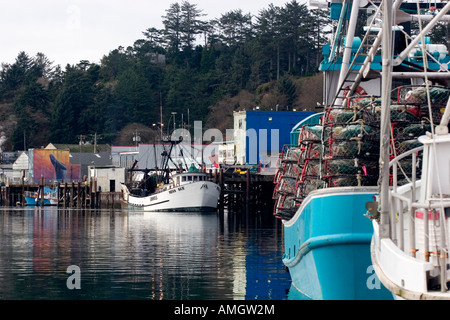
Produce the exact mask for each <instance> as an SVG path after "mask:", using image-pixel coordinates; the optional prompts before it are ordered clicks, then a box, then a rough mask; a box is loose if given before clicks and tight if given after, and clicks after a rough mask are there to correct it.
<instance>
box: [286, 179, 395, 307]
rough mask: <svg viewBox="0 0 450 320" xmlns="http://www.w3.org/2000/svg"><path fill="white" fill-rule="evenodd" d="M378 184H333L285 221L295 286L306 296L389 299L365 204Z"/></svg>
mask: <svg viewBox="0 0 450 320" xmlns="http://www.w3.org/2000/svg"><path fill="white" fill-rule="evenodd" d="M375 194H376V188H370V187H367V188H355V187H346V188H330V189H323V190H317V191H314V192H311V193H310V194H309V195H308V197H307V198H306V199H305V200H304V201H303V203H302V206H301V207H300V208H299V210H298V211H297V213H296V215H295V216H294V217H293V218H292V219H291V220H289V221H283V228H284V244H285V253H284V256H283V263H284V264H285V265H286V267H288V269H289V272H290V275H291V279H292V288H291V290H296V291H298V292H297V293H298V294H291V296H293V297H295V296H301V297H302V298H303V299H313V300H380V299H381V300H387V299H389V300H390V299H392V294H391V293H390V292H389V291H388V290H387V289H386V288H385V287H384V286H383V285H382V284H381V282H380V281H379V279H378V278H377V276H376V274H375V272H374V270H373V267H372V261H371V256H370V242H371V239H372V235H373V228H372V224H371V221H370V220H369V219H368V218H366V217H365V216H364V214H365V213H366V210H365V204H366V202H368V201H372V200H373V196H374V195H375Z"/></svg>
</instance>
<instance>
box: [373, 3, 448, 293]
mask: <svg viewBox="0 0 450 320" xmlns="http://www.w3.org/2000/svg"><path fill="white" fill-rule="evenodd" d="M439 4H441V7H440V8H438V10H436V9H434V10H433V11H434V13H433V15H431V16H430V15H428V17H427V18H432V19H431V21H430V22H429V23H428V24H427V26H426V28H425V27H424V29H423V31H422V32H421V33H419V34H418V35H417V39H424V36H425V34H426V32H428V31H429V30H431V29H432V28H433V27H434V26H438V27H442V23H445V22H447V23H448V21H450V15H447V13H448V11H449V10H450V3H449V2H447V3H439ZM385 5H386V6H389V7H388V8H386V10H390V7H391V6H392V4H391V3H389V2H386V4H385ZM444 5H445V6H444ZM424 20H425V19H424V17H423V16H422V18H421V19H419V23H421V21H424ZM428 20H430V19H428ZM437 23H439V24H437ZM444 25H445V24H444ZM445 26H446V25H445ZM391 28H392V26H391V25H390V24H388V23H384V24H383V32H384V33H383V37H386V39H387V43H388V44H389V43H390V37H391V32H390V30H391ZM414 45H415V44H414V42H412V43H411V45H410V46H408V47H407V48H405V49H404V51H403V52H402V53H401V54H399V55H398V56H397V57H395V59H393V56H392V54H391V50H389V47H388V46H387V47H386V48H384V49H383V57H384V59H385V61H386V65H387V66H388V65H395V64H398V63H399V62H401V61H402V59H404V58H405V57H407V56H411V54H408V52H411V50H414V49H418V50H420V51H421V53H420V57H421V58H423V61H422V62H423V63H422V68H421V70H417V72H416V73H415V75H414V77H415V78H417V79H419V80H420V82H421V85H420V86H417V87H415V88H406V90H403V89H404V88H396V89H394V90H392V88H391V86H390V81H388V80H390V79H391V77H392V76H393V72H392V70H390V68H385V70H383V77H386V79H385V81H383V95H382V107H383V108H385V107H386V106H387V104H388V103H390V100H391V98H392V96H393V95H391V92H393V93H396V96H397V99H398V100H400V101H399V102H400V104H403V105H405V106H407V107H408V109H409V110H411V111H413V112H412V114H413V115H414V116H417V115H420V114H422V119H428V120H429V121H431V123H430V125H428V126H427V128H426V132H424V134H422V135H421V136H420V137H419V138H417V139H415V141H414V142H415V148H412V149H409V150H399V149H400V148H399V147H400V145H399V144H398V143H397V141H396V139H397V138H398V136H399V132H400V131H399V130H397V128H396V125H397V124H395V123H394V122H393V121H391V123H389V121H385V119H386V118H388V117H389V113H388V112H386V113H384V115H383V118H382V121H381V124H382V127H381V129H380V131H381V134H382V138H383V139H382V141H383V143H382V144H381V145H380V163H384V164H385V165H384V166H383V167H382V168H380V192H379V195H377V197H376V198H375V199H374V201H370V202H368V203H367V209H368V212H369V214H368V216H369V217H370V219H371V220H372V223H373V228H374V236H373V239H372V245H371V256H372V261H373V265H374V269H375V272H376V273H377V275H378V277H379V279H380V280H381V282H382V283H383V284H384V286H385V287H386V288H388V289H389V290H390V291H391V292H392V293H393V294H394V295H395V298H396V299H402V300H404V299H406V300H420V299H426V300H441V299H447V300H448V299H450V290H449V281H450V273H449V258H448V252H449V249H450V244H449V241H450V223H449V221H450V220H449V217H450V182H449V181H450V180H449V177H450V134H449V125H448V124H449V117H450V88H449V86H448V81H450V72H449V70H448V63H449V61H450V57H448V56H446V55H445V54H444V55H442V56H438V55H436V56H433V52H432V48H431V46H429V44H428V43H419V44H417V46H418V47H417V48H415V47H414ZM422 52H426V53H427V54H426V55H427V57H428V58H429V62H428V63H426V59H425V57H423V54H422ZM432 57H433V58H434V59H432ZM436 61H439V62H440V63H442V65H443V68H437V70H440V72H436V68H431V67H430V64H431V63H435V62H436ZM419 71H420V72H419ZM443 82H444V83H445V82H446V83H447V85H444V86H438V84H442V83H443ZM391 90H392V91H391ZM385 110H389V108H386V109H385ZM391 119H392V116H391ZM391 132H394V134H392V133H391ZM395 132H397V134H395ZM392 150H395V151H397V152H396V153H395V154H391V151H392Z"/></svg>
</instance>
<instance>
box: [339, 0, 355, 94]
mask: <svg viewBox="0 0 450 320" xmlns="http://www.w3.org/2000/svg"><path fill="white" fill-rule="evenodd" d="M345 8H346V7H345V6H343V8H342V10H345ZM358 13H359V0H353V3H352V10H351V13H350V21H349V26H348V30H347V34H346V39H345V50H344V56H343V57H342V65H341V72H340V75H339V82H338V86H337V88H338V89H337V90H338V92H336V95H337V96H339V91H341V88H342V85H343V84H344V82H345V79H346V76H347V71H348V67H349V64H350V57H351V54H352V48H353V38H354V36H355V29H356V22H357V20H358ZM344 16H345V15H344ZM338 103H340V102H338Z"/></svg>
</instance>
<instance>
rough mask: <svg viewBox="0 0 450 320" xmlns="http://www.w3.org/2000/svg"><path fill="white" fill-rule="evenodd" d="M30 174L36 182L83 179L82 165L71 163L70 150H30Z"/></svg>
mask: <svg viewBox="0 0 450 320" xmlns="http://www.w3.org/2000/svg"><path fill="white" fill-rule="evenodd" d="M30 151H31V152H30V153H29V161H30V175H31V178H32V179H33V181H34V183H39V182H40V180H41V178H44V179H45V180H46V181H60V182H61V181H74V180H80V179H81V166H80V165H72V164H70V152H69V150H55V149H33V150H30Z"/></svg>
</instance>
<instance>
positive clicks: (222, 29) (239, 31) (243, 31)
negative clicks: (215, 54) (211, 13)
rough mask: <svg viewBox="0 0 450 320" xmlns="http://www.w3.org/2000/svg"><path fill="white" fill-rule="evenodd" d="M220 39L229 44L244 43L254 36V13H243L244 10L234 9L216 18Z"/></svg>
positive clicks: (215, 22)
mask: <svg viewBox="0 0 450 320" xmlns="http://www.w3.org/2000/svg"><path fill="white" fill-rule="evenodd" d="M213 23H214V24H215V25H216V28H217V31H218V32H219V37H220V40H221V41H222V42H223V43H224V44H226V45H228V46H234V45H242V44H243V43H244V42H245V41H246V40H248V39H250V38H251V36H252V15H251V14H250V13H248V14H245V15H244V14H243V13H242V10H241V9H239V10H232V11H229V12H228V13H225V14H223V15H222V16H221V17H220V18H219V19H217V20H214V21H213Z"/></svg>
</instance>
